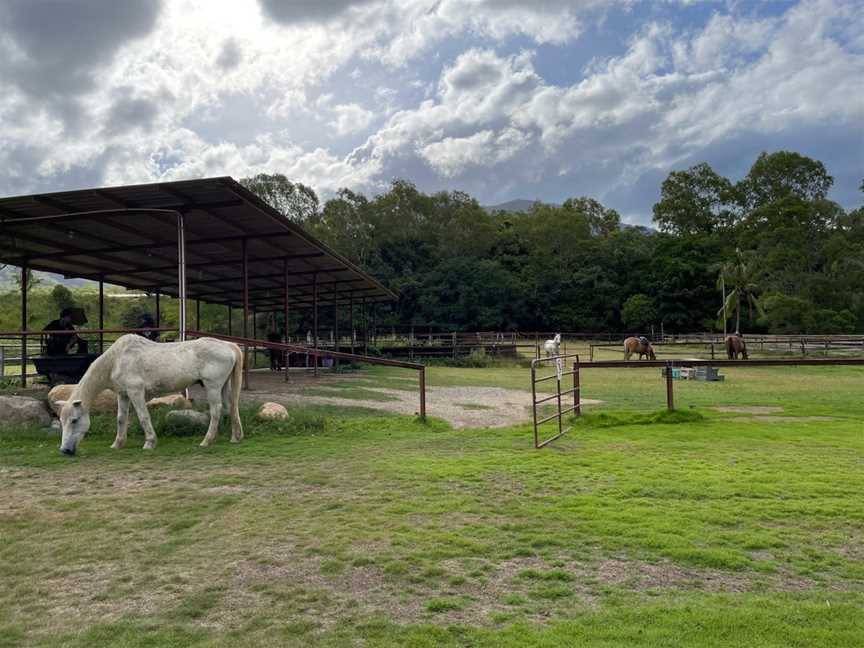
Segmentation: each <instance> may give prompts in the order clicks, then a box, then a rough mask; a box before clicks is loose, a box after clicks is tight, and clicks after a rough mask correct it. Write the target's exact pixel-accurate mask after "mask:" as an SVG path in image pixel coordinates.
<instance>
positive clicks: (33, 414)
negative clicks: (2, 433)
mask: <svg viewBox="0 0 864 648" xmlns="http://www.w3.org/2000/svg"><path fill="white" fill-rule="evenodd" d="M0 425H4V426H11V425H40V426H46V427H47V426H49V425H51V414H50V413H49V412H48V408H47V407H46V406H45V403H44V402H43V401H41V400H38V399H36V398H30V397H28V396H0Z"/></svg>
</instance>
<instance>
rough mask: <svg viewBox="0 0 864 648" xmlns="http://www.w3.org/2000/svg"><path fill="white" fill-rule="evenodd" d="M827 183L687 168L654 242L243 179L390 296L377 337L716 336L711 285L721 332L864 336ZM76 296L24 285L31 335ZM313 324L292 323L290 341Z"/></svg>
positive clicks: (428, 200)
mask: <svg viewBox="0 0 864 648" xmlns="http://www.w3.org/2000/svg"><path fill="white" fill-rule="evenodd" d="M832 182H833V179H832V178H831V176H830V175H828V172H827V171H826V169H825V167H824V166H823V165H822V163H821V162H818V161H816V160H812V159H809V158H807V157H804V156H802V155H799V154H797V153H791V152H786V151H780V152H776V153H772V154H766V153H763V154H762V155H760V156H759V158H758V159H757V160H756V161H755V163H754V164H753V166H752V168H751V169H750V172H749V173H748V174H747V175H746V176H745V177H744V178H743V179H742V180H741V181H740V182H737V183H733V182H732V181H730V180H729V179H727V178H724V177H722V176H720V175H719V174H717V173H716V172H715V171H714V170H713V169H712V168H711V167H710V166H709V165H708V164H704V163H703V164H698V165H696V166H694V167H692V168H690V169H686V170H683V171H674V172H672V173H670V174H669V177H668V178H667V179H666V180H665V181H664V182H663V184H662V187H661V192H660V200H659V201H658V202H657V204H656V205H654V223H655V224H656V226H657V227H658V228H659V231H656V230H652V229H648V228H644V227H633V226H626V225H622V223H621V219H620V217H619V215H618V213H617V212H615V211H614V210H612V209H608V208H606V207H604V206H603V205H601V204H600V203H599V202H597V201H596V200H592V199H590V198H573V199H569V200H566V201H565V202H564V203H563V204H562V205H560V206H557V205H547V204H540V203H536V204H535V205H534V206H533V207H532V208H531V209H530V210H529V211H528V212H524V213H504V212H498V213H489V212H488V211H487V210H485V209H484V208H483V207H481V206H480V204H479V203H478V202H477V201H476V200H475V199H473V198H472V197H471V196H469V195H467V194H465V193H461V192H440V193H436V194H433V195H428V194H424V193H423V192H421V191H419V190H418V189H417V188H416V187H415V186H414V185H412V184H411V183H409V182H406V181H403V180H396V181H394V182H393V184H392V186H391V187H390V189H389V190H388V191H386V192H384V193H382V194H380V195H378V196H376V197H374V198H367V197H365V196H363V195H361V194H358V193H355V192H352V191H350V190H348V189H343V190H341V191H339V192H338V194H337V195H336V196H335V197H334V198H332V199H331V200H328V201H327V202H326V203H324V205H323V206H322V205H321V204H320V203H319V200H318V197H317V196H316V195H315V192H314V191H313V190H312V189H311V188H309V187H307V186H304V185H302V184H299V183H292V182H290V181H289V180H288V179H287V178H285V176H282V175H279V174H272V175H267V174H261V175H258V176H255V177H253V178H247V179H245V180H243V184H244V185H245V186H246V187H247V188H249V189H250V190H252V191H254V192H256V193H258V194H259V195H260V196H261V197H262V198H263V199H264V200H266V201H268V202H270V203H271V204H272V205H273V206H274V207H276V208H277V209H278V210H279V211H280V212H281V213H283V214H284V215H285V216H286V217H287V218H290V219H291V220H293V221H295V222H298V223H301V224H303V226H304V227H306V228H307V229H308V230H309V231H310V232H312V233H313V234H314V235H315V236H317V237H318V238H320V239H321V240H322V241H324V242H325V243H327V244H329V245H330V246H331V247H333V248H334V249H335V250H338V251H339V252H340V253H342V254H343V255H345V256H347V257H348V258H350V259H351V260H353V261H355V262H356V263H357V264H358V265H359V266H360V267H362V268H364V269H366V270H368V271H369V272H370V273H371V274H373V275H374V276H376V277H378V278H380V279H381V280H382V281H383V282H384V283H385V284H387V285H388V286H389V287H391V288H393V289H395V290H396V291H397V292H398V293H399V295H400V299H399V301H398V303H396V304H395V305H394V306H393V307H392V308H388V307H379V308H378V311H377V313H376V315H375V318H376V321H377V323H378V324H379V325H380V324H383V325H386V326H389V325H403V326H408V325H418V326H421V327H425V326H429V327H434V328H443V329H455V330H493V329H494V330H517V329H518V330H523V331H527V330H545V331H550V330H566V331H583V332H619V333H646V334H650V333H651V329H652V328H653V329H654V331H655V332H657V333H659V331H660V328H661V326H662V327H663V328H664V329H665V331H666V332H684V331H694V330H711V329H713V330H722V329H723V323H722V319H721V318H720V316H719V315H718V313H719V312H720V311H721V310H722V306H723V293H722V292H721V283H720V282H719V281H718V279H719V278H720V277H721V276H722V277H723V278H724V283H723V284H722V285H723V286H725V290H726V298H727V301H726V306H727V308H726V317H727V320H728V321H729V330H735V328H740V330H741V331H743V332H756V331H768V332H777V333H837V332H853V331H856V332H861V331H864V207H861V208H858V209H854V210H849V211H846V210H844V209H843V208H841V207H840V206H839V205H837V204H836V203H833V202H831V201H829V200H827V199H826V196H827V192H828V190H829V189H830V187H831V184H832ZM862 189H864V186H862ZM37 279H38V277H37ZM74 292H75V294H74V296H73V295H71V294H67V293H68V291H65V292H64V291H59V292H58V291H56V290H55V292H53V293H51V288H50V287H49V286H48V285H46V284H44V283H43V284H42V285H39V284H36V285H35V286H33V288H32V289H31V291H30V295H31V303H32V306H31V318H30V320H31V322H33V323H34V325H38V326H39V327H40V328H41V325H44V323H46V322H47V321H49V320H50V319H52V318H53V317H55V316H56V311H57V310H59V309H58V307H59V306H60V305H61V304H65V303H68V302H69V301H70V299H71V300H73V301H74V300H78V301H84V302H86V303H87V305H88V309H87V312H88V315H89V316H90V318H91V320H93V319H94V316H95V314H96V308H95V304H96V302H95V293H93V292H90V293H88V292H86V291H83V292H82V291H81V290H80V289H78V290H76V291H74ZM109 301H112V300H109ZM0 302H2V303H0V305H2V309H0V326H2V328H4V329H17V328H18V327H19V322H20V315H18V312H19V311H18V308H19V306H18V303H19V301H18V297H17V295H15V294H13V293H10V294H7V295H0ZM120 302H122V304H121V303H120ZM163 303H165V304H166V307H165V312H166V313H167V315H166V318H165V320H166V321H167V322H168V323H173V322H176V316H175V315H174V314H173V313H174V312H176V304H172V303H171V302H170V301H169V300H165V302H163ZM142 310H149V311H150V312H151V313H153V311H154V304H153V300H152V298H150V299H146V300H144V299H142V300H129V299H127V300H120V299H116V300H113V301H112V303H111V304H110V305H109V312H108V315H107V319H106V322H107V323H108V325H109V326H119V325H121V324H125V325H127V326H128V325H130V323H131V322H132V321H133V320H134V319H135V318H136V315H137V314H140V312H141V311H142ZM305 316H306V315H305V314H304V313H303V312H301V311H298V312H297V314H296V315H295V317H305ZM323 317H324V318H325V319H326V318H327V317H329V314H328V313H324V314H323ZM739 318H740V322H739ZM263 319H264V318H262V320H263ZM204 321H205V322H206V323H207V325H208V326H209V327H212V328H213V329H214V330H225V329H226V328H227V314H226V312H225V309H224V308H218V307H212V308H210V307H205V308H204ZM236 321H239V320H236ZM322 325H323V326H325V327H326V326H328V322H327V321H324V320H322ZM260 326H261V327H262V331H260V332H261V333H263V329H265V328H266V326H267V324H266V322H262V323H261V324H260ZM310 326H311V324H310V323H309V322H308V321H307V322H303V321H299V320H298V321H295V322H293V323H292V331H294V333H298V332H299V333H301V334H302V333H303V332H305V331H306V330H307V329H308V328H309V327H310Z"/></svg>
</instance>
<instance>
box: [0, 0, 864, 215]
mask: <svg viewBox="0 0 864 648" xmlns="http://www.w3.org/2000/svg"><path fill="white" fill-rule="evenodd" d="M783 149H785V150H794V151H798V152H800V153H803V154H805V155H808V156H811V157H814V158H816V159H819V160H821V161H822V162H823V163H824V164H825V165H826V167H827V168H828V171H829V172H830V173H831V174H832V175H833V176H834V178H835V185H834V188H833V190H832V192H831V194H830V197H831V198H832V199H834V200H836V201H837V202H839V203H840V204H841V205H843V206H844V207H847V208H851V207H856V206H859V205H860V204H861V203H862V202H864V194H861V192H860V191H859V190H858V187H859V186H860V184H861V181H862V178H864V7H862V0H802V1H800V2H796V1H791V0H790V1H785V0H773V1H772V0H766V1H765V2H752V1H751V2H747V1H739V0H727V1H704V2H699V1H695V0H689V1H688V0H678V1H676V0H651V1H648V0H645V1H640V0H620V1H605V0H528V1H526V0H230V1H221V0H161V1H160V0H135V1H134V2H132V1H130V2H117V1H116V0H3V2H0V195H2V196H7V195H17V194H26V193H33V192H37V191H38V192H42V191H60V190H66V189H78V188H84V187H94V186H110V185H118V184H130V183H145V182H158V181H167V180H179V179H187V178H196V177H206V176H220V175H231V176H233V177H235V178H242V177H246V176H249V175H252V174H255V173H262V172H264V173H284V174H285V175H286V176H288V178H289V179H292V180H295V181H299V182H302V183H304V184H307V185H310V186H311V187H313V188H314V189H315V190H316V191H317V192H318V193H319V195H320V196H321V197H322V198H325V199H326V198H327V197H330V196H332V195H333V194H334V193H335V192H336V191H337V190H338V189H340V188H342V187H347V188H350V189H353V190H355V191H361V192H364V193H366V194H367V195H372V194H376V193H379V192H381V191H386V189H387V187H388V186H389V184H390V183H391V182H392V180H393V179H395V178H402V179H406V180H409V181H411V182H413V183H414V184H416V185H417V186H418V187H419V188H420V189H421V190H423V191H430V192H431V191H439V190H460V191H467V192H468V193H470V194H471V195H473V196H475V197H476V198H477V199H478V200H479V201H480V202H481V203H482V204H496V203H500V202H504V201H507V200H511V199H519V198H521V199H529V200H534V199H537V200H543V201H548V202H562V201H563V200H565V199H566V198H568V197H574V196H589V197H592V198H595V199H597V200H599V201H601V202H602V203H603V204H605V205H607V206H609V207H613V208H615V209H617V210H618V211H619V212H620V213H621V214H622V216H623V217H624V220H625V221H628V222H631V223H640V224H647V223H649V222H650V218H651V208H652V206H653V204H654V203H655V202H656V201H657V199H658V198H659V192H660V185H661V183H662V181H663V179H664V178H665V177H666V176H667V175H668V174H669V172H670V171H673V170H679V169H685V168H687V167H689V166H692V165H694V164H698V163H700V162H708V163H709V164H710V165H711V166H713V167H714V168H715V170H717V171H718V172H719V173H721V174H723V175H726V176H727V177H729V178H731V179H733V180H738V179H740V178H741V177H742V176H743V175H744V174H746V172H747V170H748V169H749V167H750V165H751V164H752V163H753V161H754V160H755V159H756V156H758V155H759V153H760V152H762V151H769V152H770V151H776V150H783Z"/></svg>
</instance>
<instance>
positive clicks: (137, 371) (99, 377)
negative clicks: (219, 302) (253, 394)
mask: <svg viewBox="0 0 864 648" xmlns="http://www.w3.org/2000/svg"><path fill="white" fill-rule="evenodd" d="M196 382H200V383H201V384H202V385H204V390H205V391H206V392H207V402H208V403H209V404H210V427H209V428H208V429H207V434H206V435H205V436H204V440H203V441H202V442H201V446H202V447H206V446H208V445H210V444H211V443H212V442H213V440H214V439H215V438H216V432H217V431H218V429H219V419H220V418H221V416H222V413H223V408H224V409H225V411H226V413H228V414H229V415H230V416H231V441H232V442H234V443H236V442H238V441H240V440H241V439H242V438H243V426H242V424H241V422H240V410H239V404H240V388H241V386H242V384H243V352H242V351H241V350H240V347H238V346H237V345H236V344H233V343H231V342H224V341H222V340H214V339H213V338H200V339H198V340H193V341H191V342H173V343H157V342H152V341H150V340H147V339H145V338H143V337H141V336H140V335H124V336H123V337H121V338H120V339H119V340H117V341H116V342H115V343H114V344H112V345H111V348H110V349H108V350H107V351H106V352H105V353H103V354H102V355H101V356H99V357H98V358H97V359H96V361H95V362H93V364H91V365H90V368H89V369H87V373H85V374H84V377H83V378H82V379H81V382H79V383H78V384H77V385H76V386H75V389H74V390H73V391H72V395H71V396H70V398H69V400H68V401H63V402H60V403H58V405H60V406H61V409H60V423H61V425H62V428H63V436H62V439H61V441H60V452H62V453H63V454H67V455H74V454H75V450H76V449H77V447H78V443H79V442H80V441H81V439H83V438H84V435H85V434H87V431H88V430H89V429H90V405H91V404H92V402H93V400H94V399H95V398H96V396H97V395H98V394H100V393H101V392H102V390H103V389H112V390H113V391H114V393H115V394H117V437H116V438H115V439H114V443H113V444H112V445H111V447H112V448H115V449H116V448H122V447H123V445H124V444H125V443H126V429H127V427H128V425H129V403H130V402H131V403H132V406H133V407H134V408H135V412H136V413H137V414H138V420H139V421H140V422H141V427H143V428H144V437H145V442H144V449H145V450H151V449H153V448H155V447H156V432H155V431H154V430H153V424H152V423H151V422H150V415H149V413H148V412H147V395H148V393H154V392H155V393H160V392H161V393H165V392H176V391H179V390H181V389H185V388H186V387H188V386H189V385H192V384H194V383H196Z"/></svg>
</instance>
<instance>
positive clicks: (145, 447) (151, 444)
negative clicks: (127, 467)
mask: <svg viewBox="0 0 864 648" xmlns="http://www.w3.org/2000/svg"><path fill="white" fill-rule="evenodd" d="M155 447H156V444H155V443H150V442H149V441H148V442H147V443H145V444H144V450H152V449H153V448H155Z"/></svg>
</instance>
